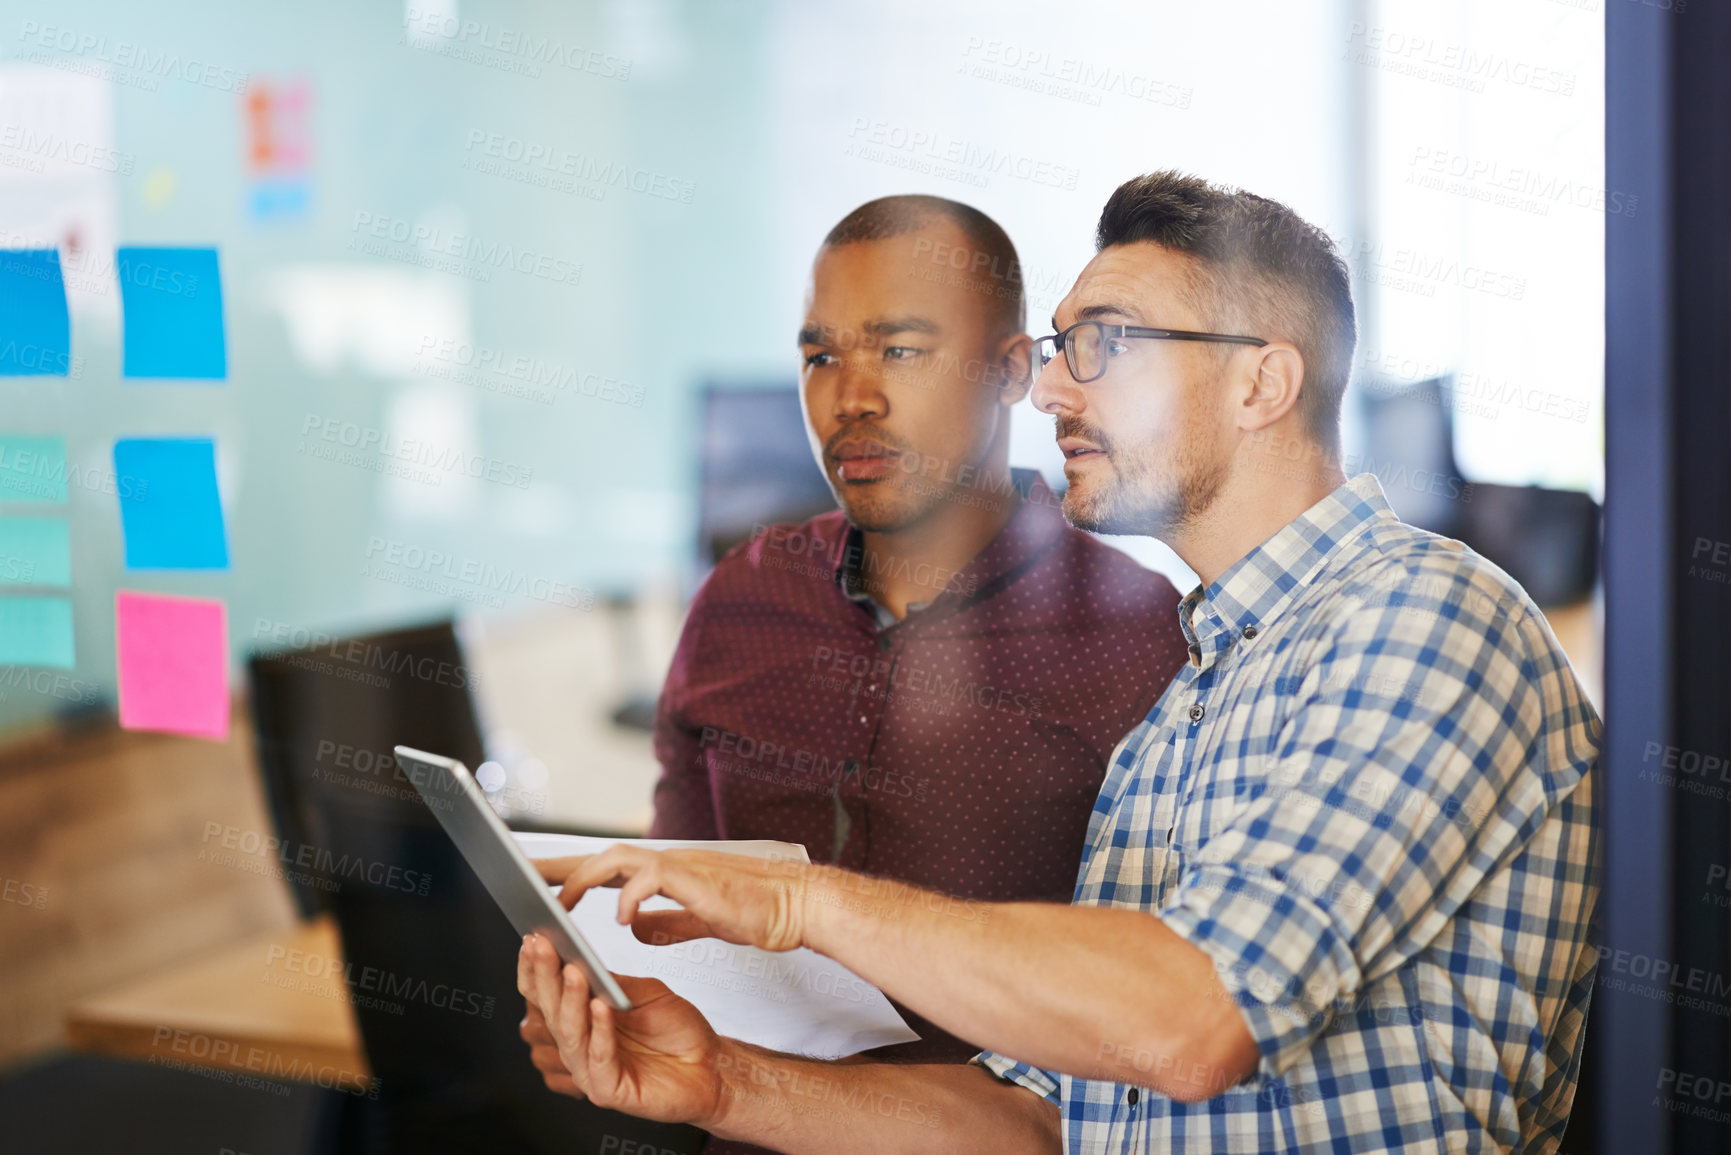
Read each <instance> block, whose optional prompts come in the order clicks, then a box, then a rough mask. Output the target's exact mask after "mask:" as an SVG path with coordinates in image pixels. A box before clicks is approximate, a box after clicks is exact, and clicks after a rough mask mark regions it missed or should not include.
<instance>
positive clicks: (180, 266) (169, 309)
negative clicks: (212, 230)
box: [115, 245, 228, 380]
mask: <svg viewBox="0 0 1731 1155" xmlns="http://www.w3.org/2000/svg"><path fill="white" fill-rule="evenodd" d="M115 265H116V269H117V272H118V274H119V276H120V298H121V313H122V324H121V328H122V347H123V348H122V355H121V376H123V377H166V378H176V379H180V380H222V379H224V378H226V377H227V376H228V343H227V340H226V338H225V337H224V335H223V327H222V276H221V273H220V270H219V266H218V264H217V259H216V250H215V249H194V248H144V247H141V246H136V245H122V246H121V248H120V251H119V254H118V255H117V256H116V258H115Z"/></svg>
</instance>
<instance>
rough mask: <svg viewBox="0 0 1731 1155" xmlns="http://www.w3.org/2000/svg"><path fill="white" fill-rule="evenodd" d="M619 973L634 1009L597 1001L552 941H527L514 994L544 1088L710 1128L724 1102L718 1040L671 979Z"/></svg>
mask: <svg viewBox="0 0 1731 1155" xmlns="http://www.w3.org/2000/svg"><path fill="white" fill-rule="evenodd" d="M616 977H617V978H618V980H619V985H620V986H621V987H623V988H624V990H625V993H626V995H627V996H628V997H629V998H630V999H631V1003H632V1009H631V1010H629V1011H624V1012H620V1011H615V1010H614V1009H613V1008H612V1007H609V1006H608V1005H607V1004H606V1003H605V1002H603V1001H602V1000H601V999H598V998H591V997H590V992H589V984H588V982H587V981H586V980H585V979H584V977H583V973H582V972H581V971H580V970H579V969H578V968H577V967H575V966H571V965H566V966H564V967H561V966H560V962H559V956H558V955H557V954H555V953H554V950H553V945H552V944H551V943H549V942H548V941H547V940H546V939H544V938H542V937H541V936H540V935H534V934H532V935H529V936H528V937H527V938H525V939H524V940H523V948H522V950H521V951H519V952H518V955H517V989H518V990H519V991H521V992H522V994H523V997H524V998H525V999H526V1000H527V1001H528V1004H529V1014H528V1017H527V1018H525V1020H524V1023H523V1027H522V1034H523V1038H524V1039H525V1040H526V1041H527V1042H528V1043H529V1044H530V1057H531V1059H532V1060H533V1061H534V1063H535V1066H536V1067H537V1068H538V1069H539V1070H540V1071H541V1073H542V1075H543V1077H544V1078H545V1080H546V1083H547V1086H548V1087H550V1088H551V1089H553V1090H555V1091H559V1092H561V1093H563V1094H567V1095H571V1096H573V1097H575V1098H587V1099H589V1100H591V1101H592V1102H594V1103H595V1105H596V1106H599V1107H607V1108H610V1109H612V1110H616V1111H624V1112H626V1113H627V1114H631V1115H637V1116H639V1117H641V1118H644V1119H657V1120H661V1121H663V1122H669V1123H696V1124H697V1125H698V1126H704V1125H705V1124H710V1123H712V1122H713V1121H714V1120H715V1119H716V1118H718V1117H719V1115H720V1113H721V1110H722V1107H723V1105H724V1097H723V1091H722V1078H721V1074H720V1066H719V1057H720V1053H721V1046H722V1044H721V1040H720V1039H718V1038H717V1037H716V1034H715V1032H714V1031H713V1030H711V1029H710V1026H709V1024H708V1023H707V1022H705V1021H704V1018H703V1016H702V1015H701V1014H699V1013H698V1011H697V1008H696V1007H694V1006H692V1005H691V1004H690V1003H688V1002H686V1001H685V1000H684V999H682V998H680V997H678V996H677V995H675V994H673V992H671V991H669V990H668V989H667V985H666V984H665V983H662V982H660V981H659V980H656V979H648V978H633V977H632V976H630V975H618V976H616ZM543 1039H544V1040H545V1042H543V1041H542V1040H543ZM549 1050H551V1052H552V1053H548V1052H549Z"/></svg>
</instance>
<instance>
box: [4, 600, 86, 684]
mask: <svg viewBox="0 0 1731 1155" xmlns="http://www.w3.org/2000/svg"><path fill="white" fill-rule="evenodd" d="M0 665H8V666H52V667H54V668H55V669H57V670H70V669H72V666H73V662H72V603H71V602H69V601H67V600H66V599H65V598H15V597H4V596H0Z"/></svg>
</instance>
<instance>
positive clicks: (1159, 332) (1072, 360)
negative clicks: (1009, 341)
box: [1034, 321, 1268, 385]
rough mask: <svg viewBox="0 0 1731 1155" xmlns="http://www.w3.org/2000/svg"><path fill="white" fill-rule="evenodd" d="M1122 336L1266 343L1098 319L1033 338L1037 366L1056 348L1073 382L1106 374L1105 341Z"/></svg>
mask: <svg viewBox="0 0 1731 1155" xmlns="http://www.w3.org/2000/svg"><path fill="white" fill-rule="evenodd" d="M1123 337H1142V338H1146V339H1148V340H1153V341H1223V342H1226V343H1227V344H1230V345H1266V344H1268V342H1267V341H1264V340H1263V339H1262V338H1261V337H1234V336H1232V335H1231V334H1228V333H1193V332H1191V331H1189V330H1188V329H1143V328H1140V327H1138V326H1136V325H1108V324H1105V323H1104V322H1101V321H1078V322H1077V323H1076V324H1074V325H1071V326H1070V327H1069V328H1068V329H1065V330H1064V331H1063V332H1061V333H1053V334H1051V335H1050V336H1047V337H1040V338H1038V339H1036V340H1035V341H1034V352H1035V354H1036V355H1038V357H1039V358H1040V368H1042V369H1044V368H1045V367H1046V366H1047V365H1050V364H1051V363H1052V358H1054V357H1056V356H1057V355H1058V352H1059V350H1062V351H1063V353H1064V363H1065V364H1067V365H1068V366H1069V367H1070V376H1071V377H1073V378H1075V380H1076V384H1078V385H1086V384H1087V383H1088V382H1090V381H1098V380H1099V379H1100V378H1102V377H1104V376H1105V375H1106V364H1107V362H1108V361H1110V360H1111V359H1112V354H1110V353H1109V352H1108V351H1107V347H1106V343H1107V342H1108V341H1111V340H1116V339H1119V338H1123Z"/></svg>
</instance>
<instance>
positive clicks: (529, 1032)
mask: <svg viewBox="0 0 1731 1155" xmlns="http://www.w3.org/2000/svg"><path fill="white" fill-rule="evenodd" d="M525 949H527V948H525ZM518 965H519V967H521V965H522V964H521V962H519V963H518ZM518 986H522V981H521V980H520V979H519V981H518ZM526 1002H527V1004H528V1005H527V1008H526V1010H525V1012H524V1014H523V1021H522V1022H520V1023H518V1024H517V1034H519V1035H520V1036H522V1039H523V1041H524V1042H525V1043H528V1044H529V1062H530V1063H532V1064H534V1067H535V1069H536V1070H537V1071H540V1072H541V1081H542V1082H544V1083H546V1084H547V1089H548V1090H549V1091H557V1092H558V1093H559V1094H561V1095H569V1096H571V1097H572V1098H573V1099H581V1098H583V1092H582V1091H579V1090H578V1089H577V1084H576V1083H575V1082H573V1081H572V1079H571V1072H570V1071H569V1070H568V1069H566V1067H565V1060H564V1059H561V1058H560V1057H559V1044H558V1043H557V1042H556V1041H555V1040H554V1038H553V1032H552V1031H550V1030H548V1029H547V1020H546V1019H545V1018H544V1017H543V1016H542V1014H541V1008H540V1007H538V1006H536V1005H535V1000H534V999H526Z"/></svg>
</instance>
